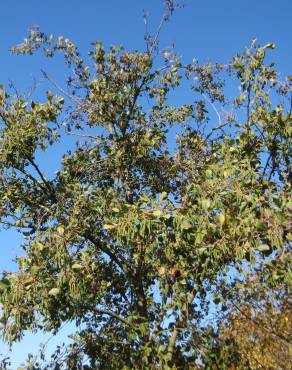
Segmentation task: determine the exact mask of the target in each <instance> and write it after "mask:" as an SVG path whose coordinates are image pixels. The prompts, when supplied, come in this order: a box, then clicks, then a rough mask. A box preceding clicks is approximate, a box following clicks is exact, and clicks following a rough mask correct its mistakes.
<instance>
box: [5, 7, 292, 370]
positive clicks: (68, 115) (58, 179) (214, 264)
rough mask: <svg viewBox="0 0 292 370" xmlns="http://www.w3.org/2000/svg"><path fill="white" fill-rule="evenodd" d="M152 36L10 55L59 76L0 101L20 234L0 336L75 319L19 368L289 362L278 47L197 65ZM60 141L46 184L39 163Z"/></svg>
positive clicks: (32, 43)
mask: <svg viewBox="0 0 292 370" xmlns="http://www.w3.org/2000/svg"><path fill="white" fill-rule="evenodd" d="M168 10H169V12H171V11H172V9H171V8H168ZM156 36H157V37H153V38H151V37H148V38H146V41H147V42H146V44H147V45H146V46H147V47H146V50H145V51H126V50H125V49H124V48H123V47H110V48H109V49H106V48H104V47H103V45H102V43H101V42H99V41H98V42H94V43H93V46H92V50H90V52H89V57H88V58H82V56H81V55H80V53H79V51H78V48H77V47H76V46H75V45H74V44H73V43H72V42H71V41H70V40H68V39H66V38H63V37H58V38H54V37H53V36H47V35H45V34H43V33H42V32H41V31H40V30H38V29H33V30H31V32H30V34H29V35H28V37H27V38H26V39H25V40H24V42H23V43H22V44H20V45H18V46H16V47H15V48H13V50H12V51H13V52H14V53H15V54H34V53H35V52H37V51H38V50H39V49H41V50H43V51H44V53H45V55H46V56H47V57H50V58H53V57H54V56H55V54H56V53H61V54H63V55H64V60H65V63H66V64H67V65H68V67H69V71H70V76H69V77H68V80H67V82H68V83H67V86H66V87H59V86H58V85H57V84H56V83H55V82H54V81H52V80H51V78H50V77H48V76H47V75H46V73H45V72H44V76H45V77H46V78H47V80H48V85H50V86H51V87H50V89H51V90H52V91H51V90H48V91H47V94H46V98H44V100H43V101H35V100H32V99H31V98H27V97H25V96H19V95H18V96H15V95H14V94H13V92H11V91H10V90H9V89H6V88H4V87H3V88H1V90H0V125H1V126H0V127H1V128H0V171H1V179H0V217H1V218H0V222H1V225H2V226H3V228H14V229H16V230H17V231H19V232H20V233H21V234H22V235H23V237H24V243H23V244H22V246H21V247H22V249H23V254H22V255H21V256H19V257H18V258H17V264H18V271H17V272H9V271H4V272H3V273H2V278H1V281H0V302H1V311H0V315H1V326H0V331H1V334H2V337H3V339H4V340H6V341H7V342H8V343H10V344H13V343H14V342H15V341H18V340H20V339H21V338H22V336H23V335H24V334H25V332H26V331H32V332H37V331H45V332H52V333H54V334H57V333H58V331H59V329H60V328H61V327H62V325H63V324H64V323H66V322H73V323H74V324H75V326H76V331H75V332H73V333H72V336H71V344H70V345H69V346H65V347H64V348H62V347H60V348H57V349H56V352H55V353H54V354H53V355H52V357H51V358H50V359H46V360H44V359H43V361H42V359H38V360H37V362H35V361H32V362H31V364H30V365H27V368H29V369H82V368H84V369H195V368H197V369H200V368H205V369H227V368H228V369H232V368H234V369H286V368H288V367H289V366H288V364H289V362H290V361H291V325H289V324H290V322H291V301H289V293H290V289H291V277H292V276H291V271H290V269H289V268H290V265H291V239H292V234H291V217H290V216H291V207H292V203H291V184H290V183H291V168H290V154H291V153H290V150H291V126H290V124H291V108H292V95H291V85H292V82H291V81H292V78H291V76H290V77H289V76H288V77H287V78H284V77H283V76H281V75H280V74H279V73H278V71H277V70H276V67H275V65H274V64H273V63H270V62H266V53H268V52H270V51H271V50H272V49H274V48H275V45H274V44H266V45H264V46H261V45H258V43H257V41H256V40H253V41H252V44H251V46H250V47H247V48H246V49H245V50H244V51H243V52H241V53H239V54H237V55H236V56H234V58H233V59H232V60H231V61H230V62H228V63H227V64H222V63H214V64H213V63H211V62H210V63H207V64H202V65H201V64H199V63H198V62H197V61H192V62H191V63H183V62H182V60H181V59H180V58H179V57H178V55H176V53H175V51H174V50H173V49H166V50H160V49H159V48H158V42H157V38H158V36H159V32H158V34H157V35H156ZM235 84H236V85H237V86H238V90H235V89H234V86H235ZM180 89H183V90H184V91H186V90H187V89H189V93H188V97H189V98H187V99H186V102H185V104H182V105H178V104H177V102H176V98H175V97H176V94H179V91H180ZM230 91H235V93H234V94H233V95H232V93H230ZM67 137H70V140H72V139H75V140H76V146H75V149H74V150H70V151H66V150H65V148H66V140H67V139H66V138H67ZM58 142H64V155H63V157H62V163H61V166H60V168H59V169H58V171H57V172H56V173H55V175H54V176H48V175H46V172H45V169H44V168H41V166H40V165H39V163H38V154H39V153H40V152H46V151H48V153H49V151H50V150H51V149H50V148H51V147H54V145H56V143H58ZM49 160H50V158H49V157H48V161H49ZM41 357H42V356H41ZM2 366H3V368H4V367H5V366H6V365H5V360H3V365H2Z"/></svg>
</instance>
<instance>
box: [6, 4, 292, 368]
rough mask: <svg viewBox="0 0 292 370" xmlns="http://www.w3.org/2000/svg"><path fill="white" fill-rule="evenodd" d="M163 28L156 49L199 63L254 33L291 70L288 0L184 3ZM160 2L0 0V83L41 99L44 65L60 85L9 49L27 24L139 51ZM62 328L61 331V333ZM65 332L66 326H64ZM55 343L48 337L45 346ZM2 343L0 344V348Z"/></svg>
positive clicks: (10, 250)
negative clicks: (172, 49)
mask: <svg viewBox="0 0 292 370" xmlns="http://www.w3.org/2000/svg"><path fill="white" fill-rule="evenodd" d="M184 3H185V5H186V6H185V8H184V9H182V10H179V11H178V12H177V13H176V14H175V15H174V17H173V18H172V20H171V22H170V23H169V24H167V25H166V27H165V28H164V30H163V33H162V37H161V46H162V47H168V46H170V45H171V44H172V43H174V44H175V46H176V50H177V51H178V53H179V54H180V55H181V56H182V57H183V59H184V60H185V61H191V60H192V59H193V58H194V57H195V58H196V59H198V60H199V61H201V62H203V61H208V60H210V59H211V60H214V61H219V62H227V61H229V60H230V59H231V57H232V56H233V55H234V54H235V53H236V52H237V51H240V50H242V49H243V48H244V46H245V45H249V44H250V42H251V40H252V38H253V37H257V38H258V40H259V42H260V43H262V44H264V43H267V42H274V43H275V44H276V46H277V49H276V51H275V52H274V53H273V60H274V61H275V62H276V63H277V66H278V69H279V70H281V71H282V72H283V74H291V61H292V48H291V46H292V45H291V41H292V21H291V14H292V1H291V0H277V1H275V0H253V1H252V0H243V1H234V0H220V1H218V0H217V1H215V0H204V1H199V0H185V1H184ZM161 9H162V8H161V2H160V0H140V1H139V0H123V1H118V0H107V1H98V0H83V1H80V0H78V1H77V0H70V1H60V0H58V1H57V0H50V1H36V0H26V1H23V0H9V1H1V2H0V66H1V68H0V84H3V85H7V84H8V82H9V80H11V81H13V83H14V84H15V86H16V87H17V88H18V89H19V91H21V92H23V93H27V92H28V90H29V89H30V88H31V87H32V85H33V80H34V79H35V80H36V81H37V83H38V89H37V90H36V93H35V96H36V97H39V98H41V93H40V92H39V91H42V87H43V86H44V82H43V80H42V76H41V73H40V69H41V68H43V69H46V71H48V72H49V73H50V75H51V76H53V77H54V79H55V80H57V81H60V82H62V81H63V76H64V69H63V67H62V63H61V61H60V60H59V59H57V63H54V62H52V61H51V60H45V59H44V58H41V57H40V56H36V57H16V56H12V55H11V54H10V53H9V52H8V49H9V48H10V47H11V46H13V45H15V44H18V43H19V42H20V41H21V40H22V38H23V37H24V36H25V35H26V31H27V29H28V28H29V27H31V26H33V25H38V26H40V27H41V29H42V30H43V31H45V32H46V33H53V34H56V35H58V34H62V35H64V36H66V37H69V38H70V39H72V40H73V41H74V42H75V43H76V44H77V45H78V46H80V48H81V50H84V51H86V50H87V49H88V48H89V46H90V43H91V42H92V41H95V40H102V41H103V42H104V43H105V45H106V46H108V45H110V44H124V45H125V47H126V48H129V49H141V48H144V41H143V36H144V30H145V29H144V23H143V10H145V11H147V12H148V13H149V28H150V30H151V29H154V28H155V26H156V25H157V23H158V21H159V18H160V15H161ZM61 150H62V147H61V146H59V147H58V148H57V151H56V152H55V154H54V157H52V158H51V161H47V160H46V162H47V165H46V166H47V170H48V171H53V169H54V168H55V166H56V161H55V160H56V158H57V156H58V153H61ZM19 243H20V238H19V236H17V235H16V234H15V232H11V231H9V232H5V233H4V232H2V233H0V256H1V258H0V271H2V270H3V269H5V270H8V269H12V268H15V267H14V265H13V263H12V260H13V258H14V257H15V255H16V254H17V253H18V245H19ZM66 330H67V329H66V328H64V333H63V335H62V336H61V337H62V338H61V339H63V338H64V337H65V336H66ZM68 330H69V329H68ZM43 339H44V338H43V337H41V336H32V335H27V336H26V337H25V339H24V340H23V342H21V343H19V344H17V346H15V348H14V350H13V355H12V359H13V367H12V368H13V369H16V367H17V366H16V364H17V363H18V362H19V361H21V360H23V359H24V356H25V354H26V353H27V352H28V351H36V350H37V343H38V342H39V341H40V340H43ZM53 344H54V342H52V345H53ZM4 350H6V347H5V346H4V344H2V343H1V342H0V353H1V352H4Z"/></svg>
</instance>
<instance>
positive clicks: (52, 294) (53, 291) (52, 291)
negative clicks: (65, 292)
mask: <svg viewBox="0 0 292 370" xmlns="http://www.w3.org/2000/svg"><path fill="white" fill-rule="evenodd" d="M59 293H60V289H59V288H52V289H51V290H50V291H49V293H48V294H49V295H50V296H53V297H56V296H57V295H58V294H59Z"/></svg>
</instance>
